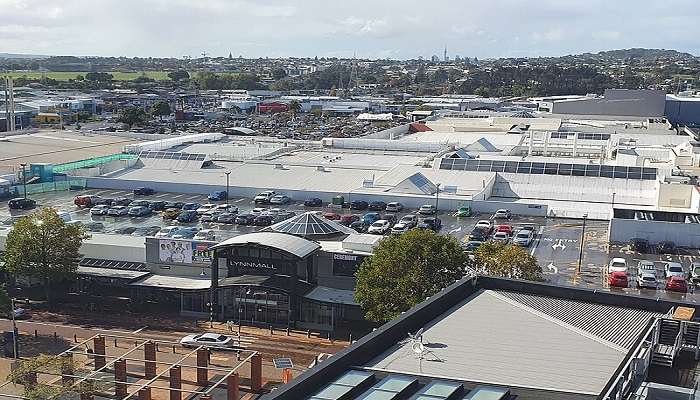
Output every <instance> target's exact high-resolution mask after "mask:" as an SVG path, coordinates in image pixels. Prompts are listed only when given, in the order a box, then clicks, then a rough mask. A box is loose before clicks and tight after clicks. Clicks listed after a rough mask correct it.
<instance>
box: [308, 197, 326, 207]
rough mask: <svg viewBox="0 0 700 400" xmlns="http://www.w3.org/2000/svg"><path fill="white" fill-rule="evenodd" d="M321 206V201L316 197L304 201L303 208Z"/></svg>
mask: <svg viewBox="0 0 700 400" xmlns="http://www.w3.org/2000/svg"><path fill="white" fill-rule="evenodd" d="M322 205H323V200H321V199H319V198H318V197H312V198H310V199H306V200H305V201H304V206H306V207H321V206H322Z"/></svg>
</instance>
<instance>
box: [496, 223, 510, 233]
mask: <svg viewBox="0 0 700 400" xmlns="http://www.w3.org/2000/svg"><path fill="white" fill-rule="evenodd" d="M496 232H505V233H507V234H508V236H513V227H512V226H510V225H498V226H497V227H496Z"/></svg>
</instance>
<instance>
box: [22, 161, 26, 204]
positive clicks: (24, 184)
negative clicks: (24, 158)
mask: <svg viewBox="0 0 700 400" xmlns="http://www.w3.org/2000/svg"><path fill="white" fill-rule="evenodd" d="M20 165H21V166H22V187H23V188H24V199H25V200H27V164H25V163H22V164H20Z"/></svg>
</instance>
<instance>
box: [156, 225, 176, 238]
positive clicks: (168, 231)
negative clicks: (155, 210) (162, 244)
mask: <svg viewBox="0 0 700 400" xmlns="http://www.w3.org/2000/svg"><path fill="white" fill-rule="evenodd" d="M180 228H181V227H180V226H175V225H173V226H166V227H164V228H161V229H160V230H159V231H158V232H157V233H156V234H155V235H154V236H155V237H157V238H166V237H171V236H172V235H173V233H175V232H177V231H178V229H180Z"/></svg>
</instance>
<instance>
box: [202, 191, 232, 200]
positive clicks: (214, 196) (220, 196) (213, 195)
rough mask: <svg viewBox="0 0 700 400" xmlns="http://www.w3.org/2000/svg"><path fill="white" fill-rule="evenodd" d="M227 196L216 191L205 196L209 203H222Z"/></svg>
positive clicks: (222, 192) (223, 192) (224, 192)
mask: <svg viewBox="0 0 700 400" xmlns="http://www.w3.org/2000/svg"><path fill="white" fill-rule="evenodd" d="M227 197H228V196H227V195H226V191H225V190H217V191H216V192H211V193H209V195H208V196H207V200H209V201H224V200H226V198H227Z"/></svg>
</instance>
